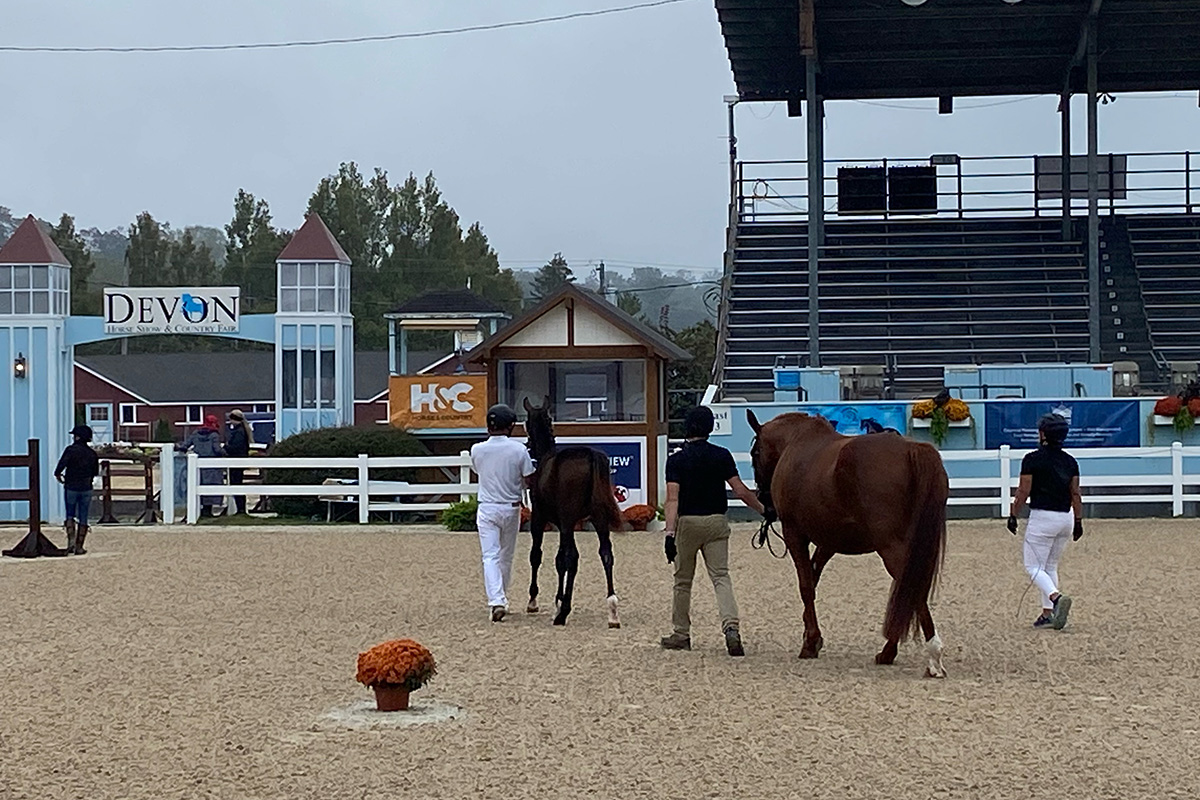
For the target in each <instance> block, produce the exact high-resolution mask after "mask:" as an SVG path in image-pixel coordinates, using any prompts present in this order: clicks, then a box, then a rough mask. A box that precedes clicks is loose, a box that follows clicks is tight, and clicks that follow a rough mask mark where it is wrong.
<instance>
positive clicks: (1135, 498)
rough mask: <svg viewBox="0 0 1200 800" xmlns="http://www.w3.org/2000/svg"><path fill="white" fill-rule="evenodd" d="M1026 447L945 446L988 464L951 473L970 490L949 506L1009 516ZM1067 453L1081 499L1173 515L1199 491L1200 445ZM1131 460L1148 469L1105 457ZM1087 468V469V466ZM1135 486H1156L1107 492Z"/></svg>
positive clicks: (963, 458)
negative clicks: (1156, 506) (981, 473)
mask: <svg viewBox="0 0 1200 800" xmlns="http://www.w3.org/2000/svg"><path fill="white" fill-rule="evenodd" d="M1028 452H1029V451H1028V450H1013V449H1011V448H1009V447H1008V446H1007V445H1005V446H1003V447H1001V448H1000V449H999V450H944V451H942V454H941V455H942V460H943V461H944V462H947V463H948V464H949V463H952V462H958V463H977V464H986V465H992V466H991V469H990V471H991V474H990V475H988V476H986V477H974V478H964V477H951V478H950V490H951V491H952V492H953V491H956V490H958V491H960V492H962V491H968V490H969V491H971V492H972V495H964V494H958V495H956V496H953V497H951V498H950V501H949V504H950V505H952V506H975V507H988V506H990V507H993V508H994V509H995V511H996V516H998V517H1006V516H1008V509H1009V506H1010V505H1011V504H1012V496H1013V492H1014V491H1015V490H1016V488H1017V481H1018V476H1017V475H1016V471H1017V469H1016V468H1014V466H1013V462H1014V461H1015V462H1016V464H1017V467H1019V466H1020V463H1021V459H1022V458H1024V457H1025V454H1026V453H1028ZM1070 452H1071V455H1073V456H1075V458H1076V459H1077V460H1078V461H1079V462H1080V465H1079V471H1080V473H1081V474H1080V479H1079V485H1080V488H1081V489H1082V490H1083V502H1085V503H1104V504H1126V505H1137V504H1144V503H1162V504H1166V503H1169V504H1170V505H1171V514H1172V516H1176V517H1179V516H1183V510H1184V503H1189V502H1200V493H1198V492H1195V491H1193V492H1187V491H1185V489H1186V487H1189V486H1191V487H1198V486H1200V471H1194V472H1185V471H1184V458H1185V457H1186V458H1200V447H1184V446H1183V445H1182V444H1180V443H1179V442H1175V443H1174V444H1172V445H1171V446H1170V447H1108V448H1099V447H1098V448H1080V449H1076V450H1071V451H1070ZM733 457H734V460H735V461H737V462H739V463H742V464H749V463H750V454H749V453H734V456H733ZM1130 459H1132V460H1135V461H1136V462H1138V463H1143V462H1144V463H1145V464H1146V466H1147V467H1148V469H1147V471H1146V472H1144V473H1138V474H1119V473H1116V472H1113V465H1112V464H1111V463H1110V464H1108V465H1105V463H1104V462H1106V461H1108V462H1114V461H1118V460H1130ZM1091 465H1094V466H1092V468H1090V469H1089V466H1091ZM746 485H747V486H749V487H750V488H752V489H753V488H755V486H754V481H752V480H750V481H746ZM1136 487H1157V488H1158V489H1159V490H1160V491H1157V492H1153V491H1147V492H1146V493H1141V492H1136V493H1131V492H1125V493H1116V492H1113V493H1108V491H1111V490H1113V489H1121V488H1129V489H1134V488H1136ZM1089 489H1104V490H1106V493H1104V494H1099V493H1095V492H1090V491H1088V490H1089ZM730 505H732V506H740V507H743V508H744V507H745V504H744V503H742V502H741V501H740V500H737V499H731V500H730Z"/></svg>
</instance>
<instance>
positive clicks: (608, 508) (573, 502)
mask: <svg viewBox="0 0 1200 800" xmlns="http://www.w3.org/2000/svg"><path fill="white" fill-rule="evenodd" d="M549 407H550V400H549V398H547V399H546V401H545V403H544V404H543V405H542V407H541V408H538V407H536V406H534V405H532V404H530V402H529V398H525V413H526V414H528V417H527V419H526V421H525V432H526V434H527V436H528V447H529V452H530V455H532V456H533V460H534V461H535V462H537V471H536V472H535V473H534V480H533V485H532V487H531V488H530V491H529V496H530V501H531V502H530V506H531V507H530V516H529V532H530V533H531V534H532V535H533V547H532V549H531V550H530V551H529V566H530V567H532V570H531V576H530V579H529V606H528V608H527V609H526V610H527V611H529V613H531V614H533V613H536V612H537V610H538V603H537V596H538V583H537V574H538V568H539V567H540V566H541V565H542V537H543V535H544V534H545V532H546V526H547V525H554V526H555V527H557V528H558V554H557V555H556V556H555V557H554V566H555V567H556V568H557V569H558V593H557V594H555V596H554V600H555V605H556V606H557V608H558V613H557V614H555V615H554V624H555V625H566V624H567V615H568V614H570V613H571V597H572V595H573V594H574V591H575V573H576V572H577V571H578V569H579V548H577V547H576V546H575V525H576V523H579V522H582V521H583V520H586V519H589V518H590V519H591V521H592V525H593V526H594V527H595V528H596V535H597V536H598V537H600V563H601V564H603V565H604V576H605V578H606V579H607V580H608V627H610V628H619V627H621V620H620V618H619V617H618V616H617V593H616V592H615V591H614V590H613V549H612V539H611V538H610V536H609V531H610V530H612V529H613V528H616V529H617V530H620V528H621V525H622V522H623V520H622V518H621V510H620V509H619V508H617V501H616V498H615V497H613V489H612V467H611V466H610V465H609V461H608V456H607V455H605V454H604V453H602V452H600V451H599V450H595V449H593V448H591V447H582V446H575V447H563V448H559V447H558V446H557V444H556V443H555V441H554V422H553V420H551V419H550V410H549Z"/></svg>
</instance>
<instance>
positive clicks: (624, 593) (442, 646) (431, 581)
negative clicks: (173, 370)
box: [0, 520, 1200, 800]
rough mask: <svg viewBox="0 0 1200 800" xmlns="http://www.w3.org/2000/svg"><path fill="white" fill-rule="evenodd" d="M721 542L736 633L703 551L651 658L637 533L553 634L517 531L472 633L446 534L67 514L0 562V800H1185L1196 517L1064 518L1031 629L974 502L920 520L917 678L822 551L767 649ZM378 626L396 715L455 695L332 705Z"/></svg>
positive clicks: (1191, 753)
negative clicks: (63, 540)
mask: <svg viewBox="0 0 1200 800" xmlns="http://www.w3.org/2000/svg"><path fill="white" fill-rule="evenodd" d="M752 532H753V526H745V525H741V526H736V527H735V530H734V534H733V539H732V541H731V543H730V548H731V562H732V571H733V583H734V589H735V591H736V593H737V599H738V602H739V605H740V611H741V627H742V635H743V639H744V641H745V645H746V656H745V658H740V659H732V658H730V657H729V656H728V655H727V654H726V653H725V649H724V642H723V638H722V636H721V631H720V626H719V623H718V619H717V614H716V608H715V603H714V601H713V595H712V589H711V585H710V583H709V580H708V577H707V575H706V574H705V572H704V570H703V569H697V576H696V583H695V586H694V589H693V608H692V647H693V650H692V651H691V652H666V651H663V650H662V649H660V648H659V646H658V639H659V637H660V636H662V635H663V634H665V633H667V632H668V630H669V622H670V602H671V586H672V571H671V567H670V566H668V565H667V563H666V562H665V559H664V558H663V555H662V537H661V535H660V534H645V533H621V534H616V535H615V536H614V547H615V553H616V571H615V579H616V589H617V594H618V596H619V597H620V598H621V609H620V611H621V621H622V627H621V628H620V629H619V630H610V629H609V628H608V627H607V609H606V607H605V601H604V595H605V592H604V585H603V571H602V569H601V567H600V563H599V558H598V556H597V554H596V550H597V547H596V540H595V537H594V536H593V535H591V534H580V535H577V537H576V541H577V542H578V543H579V547H580V552H581V561H580V571H579V578H578V581H577V583H576V606H575V611H574V613H573V614H572V615H571V618H570V622H569V624H568V625H567V626H566V627H565V628H554V627H552V626H551V624H550V620H551V614H549V613H546V612H543V613H541V614H532V615H530V614H525V613H524V611H523V609H524V607H525V601H526V599H527V598H526V597H525V592H524V588H525V587H526V586H527V585H528V581H529V565H528V560H527V557H528V552H529V538H528V535H527V534H522V536H521V538H520V540H519V543H518V557H517V561H516V564H515V567H514V575H513V584H514V586H516V587H518V588H517V590H516V592H515V594H516V596H515V597H512V598H510V602H511V604H512V606H513V608H514V611H515V613H513V614H511V615H510V616H509V617H508V618H507V619H505V621H504V622H502V623H499V624H492V623H491V622H490V620H489V615H488V609H487V605H486V602H485V600H484V597H483V581H482V576H481V569H480V564H479V542H478V539H477V538H476V537H475V536H472V535H467V536H447V535H442V534H438V533H433V532H429V531H428V529H426V530H425V532H412V531H406V530H401V529H398V528H392V527H385V526H370V527H369V528H365V529H364V528H357V527H355V526H340V527H329V526H272V527H270V528H267V529H265V530H264V529H263V528H261V527H247V528H232V527H223V526H201V527H197V528H183V527H174V528H164V527H157V528H119V529H111V528H99V527H97V528H96V529H95V530H94V531H93V534H92V536H91V537H90V538H89V539H88V545H89V550H90V551H91V552H90V553H89V555H88V556H86V557H83V558H65V559H54V560H53V562H52V566H42V567H37V566H29V567H25V568H23V567H21V566H20V565H19V564H18V563H12V564H8V563H0V607H2V608H3V609H4V613H3V615H2V616H0V670H2V672H3V675H4V680H3V681H0V708H2V709H3V713H0V764H3V767H2V768H0V798H3V800H59V799H61V800H77V798H80V797H86V798H88V800H117V798H121V800H164V799H167V800H171V799H174V798H178V799H179V800H184V799H186V800H194V799H195V798H235V799H238V800H240V799H241V798H254V800H284V799H285V798H286V800H295V799H296V798H320V799H321V800H341V798H346V799H347V800H349V799H350V798H354V800H359V799H360V798H364V797H365V798H384V797H387V798H391V797H420V798H422V800H437V799H440V798H447V799H449V798H455V799H456V800H457V798H463V797H472V798H497V800H500V799H501V798H502V799H503V800H515V799H516V798H546V800H557V798H567V797H589V798H591V797H596V798H622V800H624V799H625V798H639V797H647V798H650V797H653V798H688V800H695V798H703V797H717V798H755V800H761V799H763V798H791V797H796V796H803V797H806V798H817V799H818V800H821V799H824V798H829V800H834V799H835V798H836V800H856V799H857V798H863V799H865V798H872V799H874V798H884V797H888V798H931V797H936V798H971V800H993V799H994V800H1010V799H1011V800H1030V798H1034V799H1036V800H1041V799H1042V798H1055V799H1056V800H1058V799H1060V798H1078V800H1083V799H1084V798H1087V799H1088V800H1092V799H1093V798H1121V800H1136V799H1138V798H1155V800H1158V799H1160V798H1183V797H1189V798H1191V797H1195V794H1196V793H1195V788H1196V786H1197V783H1196V780H1197V779H1196V776H1197V774H1200V724H1198V723H1197V716H1196V711H1195V709H1196V708H1197V706H1200V640H1198V639H1197V637H1196V636H1195V635H1193V634H1194V632H1195V631H1197V630H1200V599H1198V598H1197V596H1196V593H1195V592H1194V591H1193V587H1195V586H1196V585H1198V584H1200V523H1198V522H1197V521H1196V520H1176V521H1163V520H1109V521H1089V522H1088V523H1087V534H1086V535H1085V536H1084V538H1083V539H1082V540H1081V541H1080V542H1078V543H1077V544H1072V545H1070V546H1068V548H1067V551H1066V554H1065V556H1064V558H1063V562H1062V566H1061V570H1060V573H1061V577H1062V581H1063V589H1064V591H1067V592H1068V593H1070V594H1071V595H1073V597H1074V599H1075V604H1074V607H1073V609H1072V612H1071V619H1070V623H1069V625H1068V626H1067V628H1066V630H1064V631H1062V632H1060V633H1058V632H1054V631H1046V630H1033V629H1032V628H1031V623H1032V621H1033V618H1034V616H1035V615H1036V614H1037V613H1038V612H1037V606H1038V605H1040V604H1039V603H1038V602H1037V600H1036V590H1029V591H1027V589H1028V586H1029V578H1028V576H1027V575H1026V574H1025V572H1024V570H1023V569H1022V567H1021V542H1020V539H1019V538H1016V537H1013V536H1010V535H1009V534H1008V532H1007V531H1005V530H1004V524H1003V521H995V522H987V523H980V522H970V523H965V522H956V523H952V524H951V527H950V537H949V547H948V553H947V556H946V565H945V571H944V573H943V576H942V581H941V587H940V591H939V594H938V595H937V599H936V602H935V604H934V606H933V614H934V619H935V621H936V623H937V625H938V631H939V634H940V636H941V638H942V639H943V640H944V642H945V654H944V658H945V666H946V668H947V670H948V672H949V677H948V678H947V679H946V680H944V681H932V680H927V679H923V678H922V677H921V674H922V672H923V670H924V663H925V662H924V655H923V653H924V649H923V647H922V646H921V645H919V644H917V643H912V642H909V643H905V644H904V645H902V647H901V648H900V653H899V657H898V658H897V661H896V664H895V665H894V666H892V667H878V666H876V665H875V664H874V663H873V657H874V655H875V653H876V652H877V651H878V649H879V648H880V646H881V645H882V643H883V642H882V640H881V639H880V636H879V628H880V625H881V622H882V620H883V610H884V604H885V602H886V599H887V592H888V578H887V574H886V572H885V571H884V569H883V566H882V564H881V563H880V561H879V559H878V558H877V557H875V556H862V557H837V558H834V559H833V561H832V562H830V564H829V566H828V567H827V568H826V570H825V572H824V574H823V575H822V578H821V584H820V587H819V589H818V593H817V612H818V616H819V621H820V624H821V629H822V633H823V635H824V639H825V649H824V650H823V651H822V652H821V657H820V658H819V659H816V660H812V661H800V660H798V659H797V657H796V656H797V653H798V652H799V649H800V644H801V639H802V632H803V625H802V622H801V618H800V612H801V604H800V599H799V596H798V592H797V588H796V575H795V571H794V569H793V567H792V564H791V561H790V560H788V559H785V560H776V559H773V558H771V557H770V555H768V554H766V553H765V552H760V551H754V550H751V548H750V537H751V534H752ZM0 538H3V537H0ZM556 547H557V540H556V538H555V537H554V535H550V536H549V537H548V539H547V542H546V560H545V563H544V564H543V566H542V569H541V586H542V600H543V603H542V604H543V606H546V607H548V606H550V605H552V603H553V595H554V584H555V573H554V551H555V548H556ZM118 552H119V553H120V557H119V558H116V557H110V556H105V554H106V553H118ZM47 561H49V560H47ZM35 563H36V562H35ZM397 637H411V638H414V639H416V640H418V641H420V642H421V643H423V644H424V645H426V646H427V647H429V648H430V649H431V650H432V651H433V653H434V655H435V656H436V658H437V660H438V675H437V676H436V677H435V678H434V680H433V681H432V682H431V683H430V684H429V685H428V686H426V687H424V688H423V689H421V690H420V692H417V693H415V694H414V695H413V702H414V703H415V704H417V705H418V706H420V705H421V704H423V703H432V702H433V701H435V700H441V702H445V703H447V704H452V705H454V706H461V708H465V709H467V711H466V713H456V715H455V718H454V719H453V720H452V721H451V720H445V721H442V722H438V723H431V724H419V725H396V726H394V727H387V728H382V727H378V726H375V725H372V726H370V727H365V728H360V727H356V726H355V724H352V722H351V721H352V720H353V719H356V718H357V717H356V714H357V713H358V710H360V709H362V708H363V707H364V706H366V707H369V706H370V704H371V702H372V700H371V696H370V694H369V692H367V691H366V690H365V689H363V688H362V687H360V686H359V685H357V684H356V683H355V682H354V673H355V659H356V657H357V655H358V653H359V652H361V651H363V650H365V649H366V648H368V647H370V646H371V645H374V644H376V643H378V642H380V641H383V640H385V639H389V638H397ZM443 698H444V700H443ZM360 716H361V717H362V718H369V719H371V721H372V722H374V721H375V717H377V716H380V717H381V716H383V715H379V714H378V713H377V712H371V713H370V714H365V713H364V714H361V715H360Z"/></svg>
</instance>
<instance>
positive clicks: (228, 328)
mask: <svg viewBox="0 0 1200 800" xmlns="http://www.w3.org/2000/svg"><path fill="white" fill-rule="evenodd" d="M240 297H241V289H240V288H239V287H237V286H219V287H202V288H194V287H193V288H179V287H170V286H146V287H139V288H129V289H126V288H106V289H105V290H104V332H105V333H107V334H115V335H120V336H129V335H133V334H139V333H237V332H238V324H239V320H240V318H241V309H240V307H239V301H240Z"/></svg>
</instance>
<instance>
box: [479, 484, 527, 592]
mask: <svg viewBox="0 0 1200 800" xmlns="http://www.w3.org/2000/svg"><path fill="white" fill-rule="evenodd" d="M475 526H476V527H477V528H478V529H479V549H480V552H481V553H482V555H483V586H484V589H486V590H487V601H488V605H489V606H505V607H507V606H508V584H509V579H510V578H511V577H512V563H513V554H514V553H515V552H516V549H517V531H518V530H520V528H521V509H520V508H516V507H513V506H510V505H500V504H496V503H480V504H479V512H478V514H476V516H475Z"/></svg>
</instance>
